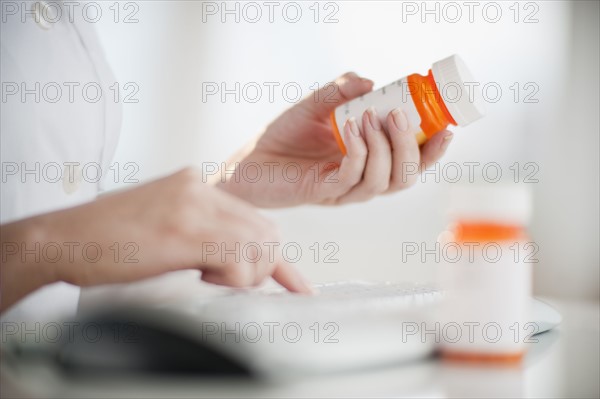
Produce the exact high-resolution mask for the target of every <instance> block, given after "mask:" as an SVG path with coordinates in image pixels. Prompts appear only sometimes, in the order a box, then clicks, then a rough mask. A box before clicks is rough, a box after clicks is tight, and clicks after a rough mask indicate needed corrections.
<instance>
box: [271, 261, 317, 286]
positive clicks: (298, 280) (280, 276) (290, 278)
mask: <svg viewBox="0 0 600 399" xmlns="http://www.w3.org/2000/svg"><path fill="white" fill-rule="evenodd" d="M272 277H273V280H275V281H277V282H278V283H279V284H280V285H281V286H283V287H285V288H287V290H288V291H290V292H297V293H300V294H313V293H314V290H313V288H312V287H311V286H310V284H309V283H308V282H307V281H306V280H305V279H304V277H303V276H302V275H301V274H300V272H298V270H296V268H295V267H293V266H292V265H290V264H289V263H287V262H282V263H280V264H279V265H278V266H277V268H276V269H275V271H274V272H273V275H272Z"/></svg>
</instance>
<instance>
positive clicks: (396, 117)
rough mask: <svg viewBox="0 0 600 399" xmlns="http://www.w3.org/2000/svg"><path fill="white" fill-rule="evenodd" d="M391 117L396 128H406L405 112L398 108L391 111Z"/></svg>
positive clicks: (402, 129)
mask: <svg viewBox="0 0 600 399" xmlns="http://www.w3.org/2000/svg"><path fill="white" fill-rule="evenodd" d="M392 119H393V121H394V124H395V125H396V128H397V129H398V130H400V131H401V132H405V131H407V130H408V119H406V114H405V113H404V111H402V110H401V109H400V108H396V109H394V110H393V111H392Z"/></svg>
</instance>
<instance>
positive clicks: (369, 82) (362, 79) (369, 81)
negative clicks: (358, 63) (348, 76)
mask: <svg viewBox="0 0 600 399" xmlns="http://www.w3.org/2000/svg"><path fill="white" fill-rule="evenodd" d="M360 80H361V81H363V82H365V83H368V84H370V85H374V84H375V82H373V81H372V80H371V79H367V78H360Z"/></svg>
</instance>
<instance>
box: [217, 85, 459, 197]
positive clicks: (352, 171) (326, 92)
mask: <svg viewBox="0 0 600 399" xmlns="http://www.w3.org/2000/svg"><path fill="white" fill-rule="evenodd" d="M372 88H373V82H371V81H370V80H367V79H363V78H360V77H358V76H357V75H356V74H354V73H347V74H345V75H343V76H341V77H340V78H339V79H337V80H336V81H335V82H334V83H330V84H328V85H325V86H324V87H323V88H322V89H321V90H319V91H317V92H315V93H314V94H313V95H311V96H310V97H308V98H305V99H304V100H302V101H301V102H299V103H298V104H296V105H295V106H293V107H292V108H290V109H289V110H287V111H286V112H284V113H283V114H282V115H281V116H280V117H279V118H277V119H276V120H275V121H274V122H273V123H271V124H270V125H269V126H268V127H267V128H266V130H265V132H264V133H263V134H262V135H261V136H260V137H259V138H258V141H256V142H255V143H253V144H251V145H250V146H249V147H248V148H247V149H246V150H245V151H242V152H240V154H238V155H237V156H236V157H235V158H234V159H232V160H231V161H230V162H229V166H228V168H232V169H233V168H234V167H235V169H236V174H233V175H231V174H229V175H228V179H227V180H224V179H223V180H219V181H218V183H217V184H218V185H219V186H220V187H222V188H223V189H225V190H227V191H228V192H230V193H232V194H234V195H237V196H239V197H241V198H244V199H245V200H247V201H249V202H251V203H253V204H254V205H257V206H262V207H284V206H294V205H300V204H307V203H318V204H344V203H349V202H356V201H365V200H368V199H370V198H372V197H374V196H376V195H379V194H384V193H391V192H395V191H398V190H401V189H403V188H406V187H408V186H410V185H412V184H414V182H415V181H416V179H417V176H416V174H415V173H414V167H413V166H414V165H418V166H419V168H423V167H425V168H426V167H427V166H428V165H431V164H432V163H434V162H436V161H437V160H438V159H439V158H440V157H441V156H442V155H443V153H444V152H445V150H446V148H447V146H448V144H449V142H450V139H451V138H452V133H451V132H449V131H443V132H440V133H438V134H436V135H435V136H434V137H432V138H431V139H430V140H429V141H428V142H427V143H426V144H425V145H423V146H422V147H421V148H419V146H418V144H417V141H416V139H415V137H414V135H413V134H412V133H409V131H408V130H409V126H408V122H407V119H406V116H405V115H404V113H403V112H402V111H401V110H394V111H392V113H390V115H387V119H386V123H385V126H382V125H381V123H379V120H378V119H377V117H376V115H375V114H376V110H374V109H370V110H369V111H367V112H365V114H364V115H363V118H362V120H360V121H349V123H346V125H345V126H344V127H343V131H342V132H341V134H343V135H344V141H345V143H346V147H347V155H346V156H343V155H342V154H341V152H340V150H339V148H338V146H337V143H336V141H335V139H334V136H333V133H332V128H331V124H330V120H329V114H330V112H331V111H333V110H334V109H335V108H336V107H338V106H339V105H341V104H343V103H344V102H346V101H349V100H352V99H354V98H356V97H359V96H361V95H363V94H365V93H367V92H369V91H370V90H371V89H372ZM358 124H360V126H362V129H359V126H358ZM359 130H362V133H359ZM409 164H410V166H411V167H410V168H407V165H409ZM257 170H259V172H257ZM407 171H410V172H411V173H407ZM258 176H260V177H259V178H257V177H258ZM215 177H216V178H217V179H218V178H220V177H221V176H215Z"/></svg>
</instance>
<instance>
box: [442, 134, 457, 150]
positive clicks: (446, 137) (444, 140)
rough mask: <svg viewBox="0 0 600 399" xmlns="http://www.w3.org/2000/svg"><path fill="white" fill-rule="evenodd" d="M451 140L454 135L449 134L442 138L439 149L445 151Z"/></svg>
mask: <svg viewBox="0 0 600 399" xmlns="http://www.w3.org/2000/svg"><path fill="white" fill-rule="evenodd" d="M453 138H454V133H449V134H447V135H446V136H444V139H443V140H442V144H440V147H441V148H442V149H444V150H445V149H446V147H448V145H449V144H450V142H451V141H452V139H453Z"/></svg>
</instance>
